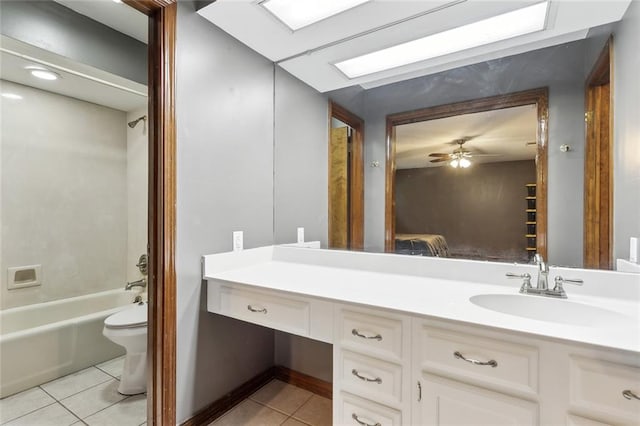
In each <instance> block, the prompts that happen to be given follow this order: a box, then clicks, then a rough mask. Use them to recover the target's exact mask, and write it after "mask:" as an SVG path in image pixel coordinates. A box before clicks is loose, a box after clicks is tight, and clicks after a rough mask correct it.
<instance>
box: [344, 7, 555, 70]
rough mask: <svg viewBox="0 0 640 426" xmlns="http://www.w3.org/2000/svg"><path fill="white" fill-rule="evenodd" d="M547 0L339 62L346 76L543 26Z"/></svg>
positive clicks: (386, 67) (462, 48)
mask: <svg viewBox="0 0 640 426" xmlns="http://www.w3.org/2000/svg"><path fill="white" fill-rule="evenodd" d="M547 10H548V2H546V1H545V2H542V3H537V4H534V5H532V6H528V7H524V8H522V9H517V10H514V11H511V12H507V13H503V14H502V15H498V16H493V17H491V18H488V19H484V20H482V21H477V22H474V23H471V24H467V25H463V26H461V27H457V28H453V29H451V30H447V31H443V32H440V33H436V34H432V35H429V36H427V37H423V38H419V39H417V40H412V41H409V42H406V43H402V44H398V45H396V46H392V47H389V48H386V49H382V50H378V51H376V52H372V53H368V54H366V55H362V56H358V57H355V58H352V59H347V60H345V61H342V62H338V63H336V64H335V66H336V67H337V68H338V69H339V70H340V71H342V72H343V73H344V74H345V75H346V76H347V77H348V78H356V77H361V76H363V75H367V74H373V73H376V72H380V71H384V70H388V69H391V68H396V67H401V66H403V65H409V64H413V63H416V62H420V61H424V60H427V59H432V58H436V57H438V56H444V55H448V54H450V53H453V52H459V51H461V50H466V49H471V48H473V47H478V46H483V45H485V44H490V43H495V42H497V41H501V40H506V39H509V38H513V37H517V36H520V35H523V34H529V33H532V32H535V31H540V30H542V29H544V26H545V22H546V18H547Z"/></svg>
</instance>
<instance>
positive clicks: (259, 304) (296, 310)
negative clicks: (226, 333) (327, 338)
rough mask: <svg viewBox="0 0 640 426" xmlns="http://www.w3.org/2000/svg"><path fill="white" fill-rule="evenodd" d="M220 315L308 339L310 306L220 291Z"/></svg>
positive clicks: (261, 295)
mask: <svg viewBox="0 0 640 426" xmlns="http://www.w3.org/2000/svg"><path fill="white" fill-rule="evenodd" d="M219 294H220V296H219V297H220V309H219V313H220V314H222V315H227V316H230V317H233V318H237V319H240V320H243V321H248V322H252V323H254V324H259V325H263V326H265V327H270V328H274V329H277V330H282V331H286V332H289V333H293V334H297V335H300V336H308V335H309V303H308V302H306V301H304V300H297V299H293V298H287V297H282V296H278V297H275V295H270V294H264V293H260V292H254V291H250V290H245V289H238V288H234V287H227V286H221V287H220V293H219Z"/></svg>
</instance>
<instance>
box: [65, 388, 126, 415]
mask: <svg viewBox="0 0 640 426" xmlns="http://www.w3.org/2000/svg"><path fill="white" fill-rule="evenodd" d="M105 383H106V382H105ZM101 384H103V383H101ZM96 386H100V385H96ZM96 386H93V387H96ZM89 389H91V388H89ZM89 389H87V390H89ZM78 393H81V392H78ZM76 395H78V394H76ZM120 395H123V396H124V398H122V399H121V400H120V401H117V402H114V403H113V404H111V405H107V406H106V407H103V408H101V409H99V410H98V411H96V412H95V413H91V414H89V415H88V416H85V417H84V418H85V419H86V418H87V417H91V416H93V415H94V414H98V413H99V412H100V411H103V410H106V409H107V408H109V407H113V406H114V405H116V404H119V403H121V402H122V401H125V400H127V399H129V398H131V397H132V396H133V395H124V394H120ZM65 399H66V398H65ZM58 402H59V403H60V404H61V405H62V406H63V407H64V408H66V409H67V410H69V411H71V412H72V413H73V414H74V415H75V416H76V417H78V418H79V419H80V421H82V423H84V424H87V423H86V422H85V421H84V420H83V418H81V417H80V416H79V415H77V414H76V413H74V412H73V410H71V408H69V407H67V406H66V405H64V402H62V401H58Z"/></svg>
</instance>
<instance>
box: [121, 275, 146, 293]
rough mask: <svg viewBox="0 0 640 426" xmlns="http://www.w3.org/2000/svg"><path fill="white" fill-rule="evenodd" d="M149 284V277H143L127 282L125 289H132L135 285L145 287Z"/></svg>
mask: <svg viewBox="0 0 640 426" xmlns="http://www.w3.org/2000/svg"><path fill="white" fill-rule="evenodd" d="M146 286H147V277H144V278H142V279H141V280H138V281H133V282H130V283H127V285H126V286H124V289H125V290H131V289H132V288H133V287H142V288H145V287H146Z"/></svg>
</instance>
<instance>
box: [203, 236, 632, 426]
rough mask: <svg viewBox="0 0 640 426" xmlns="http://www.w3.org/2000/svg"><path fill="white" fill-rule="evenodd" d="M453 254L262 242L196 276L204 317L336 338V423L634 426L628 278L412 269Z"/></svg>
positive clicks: (213, 259) (208, 260)
mask: <svg viewBox="0 0 640 426" xmlns="http://www.w3.org/2000/svg"><path fill="white" fill-rule="evenodd" d="M451 262H452V261H451V260H439V259H416V258H414V257H403V256H398V257H393V258H391V257H389V258H387V257H383V256H382V255H378V254H368V253H346V252H345V253H343V252H335V251H330V250H320V249H310V250H305V249H299V248H295V249H294V248H287V247H271V248H259V249H254V250H247V251H245V252H240V253H223V254H219V255H210V256H205V265H204V266H205V268H204V272H203V276H204V278H205V279H207V280H208V293H207V307H208V310H209V311H210V312H214V313H217V314H221V315H226V316H230V317H233V318H236V319H239V320H243V321H248V322H251V323H254V324H259V325H262V326H265V327H270V328H273V329H277V330H281V331H285V332H288V333H292V334H296V335H299V336H304V337H308V338H311V339H315V340H320V341H323V342H327V343H332V344H333V423H334V425H336V426H337V425H350V426H400V425H412V426H423V425H425V426H426V425H445V424H446V425H464V426H467V425H470V424H473V425H480V424H483V425H492V426H494V425H495V426H498V425H542V426H547V425H552V426H556V425H558V426H562V425H565V426H603V425H616V426H619V425H624V426H631V425H634V426H640V399H639V398H640V316H639V313H638V312H639V309H638V307H639V306H640V301H639V300H638V299H639V297H638V292H637V288H638V285H639V284H640V281H639V280H638V279H637V277H635V276H630V275H624V274H615V275H606V274H605V275H603V273H602V272H590V271H582V272H581V274H582V275H581V276H582V278H584V280H585V282H589V283H593V284H592V286H591V288H586V285H585V288H586V289H585V292H583V293H582V294H581V293H578V292H576V295H575V297H574V296H572V295H570V296H569V297H570V300H569V301H559V300H547V299H544V298H539V297H538V296H517V295H516V293H517V289H514V288H512V287H505V286H497V285H493V284H490V283H486V282H485V283H482V282H478V283H477V282H471V281H448V282H446V285H445V283H444V282H443V280H441V279H437V278H431V277H429V276H422V275H421V274H423V272H422V271H423V269H424V270H425V271H427V269H428V268H426V266H429V267H432V268H438V267H441V268H446V271H449V270H451ZM352 264H353V265H355V266H354V267H346V266H345V265H352ZM369 265H375V267H373V266H369ZM457 265H459V267H460V268H462V269H464V268H468V269H469V270H468V271H467V272H468V273H469V276H471V275H474V276H475V275H477V276H479V277H480V276H484V275H485V274H487V273H489V274H495V277H496V278H495V279H496V280H499V279H501V278H503V276H504V271H503V270H500V268H502V266H501V265H492V264H490V263H473V262H471V263H459V264H457ZM508 268H509V269H508V271H511V272H512V271H513V269H514V268H516V266H509V267H508ZM519 268H520V270H519V271H518V272H526V271H527V267H526V266H522V267H519ZM494 269H495V270H494ZM408 270H411V271H413V272H412V273H413V274H414V275H411V274H409V273H408V272H407V271H408ZM471 270H473V271H474V274H470V272H471ZM394 271H395V272H394ZM398 271H400V272H398ZM528 271H529V272H533V271H531V270H528ZM430 272H432V271H430ZM430 272H429V273H430ZM529 272H527V273H529ZM441 273H444V272H442V271H441ZM424 274H425V275H426V274H427V272H424ZM589 274H591V275H589ZM391 281H393V285H390V284H389V283H390V282H391ZM613 286H615V288H616V289H617V291H618V293H619V294H616V295H615V297H612V295H611V294H610V291H609V290H607V289H609V288H612V287H613ZM586 290H590V291H591V292H592V293H589V292H587V291H586ZM479 294H487V295H498V297H502V296H501V295H504V296H506V297H507V298H505V300H516V298H517V300H518V302H519V303H520V305H519V306H521V307H527V306H528V303H529V299H527V298H528V297H530V298H531V299H530V300H531V306H532V309H533V308H536V307H538V308H539V307H540V306H545V304H546V306H545V307H544V309H540V310H538V311H536V312H537V313H536V314H535V315H534V316H531V315H530V314H529V316H527V315H522V316H519V315H517V312H515V313H513V314H504V313H500V312H501V311H499V310H497V311H496V310H490V309H485V308H482V307H481V306H478V305H476V304H474V303H472V299H473V297H475V296H477V295H479ZM508 298H510V299H508ZM547 302H548V303H547ZM561 304H564V305H562V306H561ZM536 309H537V308H536ZM607 311H609V312H608V314H607V315H604V313H607Z"/></svg>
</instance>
